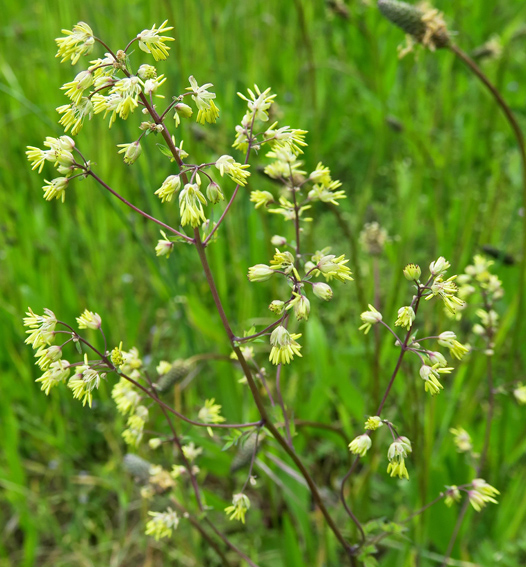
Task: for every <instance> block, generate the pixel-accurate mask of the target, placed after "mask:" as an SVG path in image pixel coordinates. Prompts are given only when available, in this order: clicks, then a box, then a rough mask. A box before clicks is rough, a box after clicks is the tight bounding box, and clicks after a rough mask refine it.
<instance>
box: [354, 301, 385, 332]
mask: <svg viewBox="0 0 526 567" xmlns="http://www.w3.org/2000/svg"><path fill="white" fill-rule="evenodd" d="M368 307H369V311H364V312H363V313H362V314H361V315H360V319H361V320H362V321H363V325H362V326H361V327H358V330H359V331H363V332H364V334H365V335H366V334H367V333H368V332H369V331H370V330H371V327H372V326H373V325H375V324H376V323H379V322H380V321H381V320H382V314H381V313H380V311H378V310H377V309H375V307H374V306H373V305H371V304H369V306H368Z"/></svg>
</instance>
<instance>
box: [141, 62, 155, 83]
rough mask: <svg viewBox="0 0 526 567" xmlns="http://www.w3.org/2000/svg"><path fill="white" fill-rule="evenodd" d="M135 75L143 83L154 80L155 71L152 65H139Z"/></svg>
mask: <svg viewBox="0 0 526 567" xmlns="http://www.w3.org/2000/svg"><path fill="white" fill-rule="evenodd" d="M137 75H138V76H139V78H141V79H142V80H143V81H147V80H149V79H155V78H156V77H157V70H156V69H155V67H154V66H153V65H141V66H140V67H139V69H138V70H137Z"/></svg>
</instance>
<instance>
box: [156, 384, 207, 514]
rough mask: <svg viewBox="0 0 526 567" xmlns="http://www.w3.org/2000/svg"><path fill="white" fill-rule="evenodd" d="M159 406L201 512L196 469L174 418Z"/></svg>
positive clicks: (201, 506) (201, 504) (202, 507)
mask: <svg viewBox="0 0 526 567" xmlns="http://www.w3.org/2000/svg"><path fill="white" fill-rule="evenodd" d="M145 375H146V379H147V380H148V384H149V386H150V389H151V390H152V392H153V393H155V389H154V386H153V382H152V381H151V380H150V377H149V375H148V374H147V373H145ZM159 407H160V408H161V411H162V412H163V415H164V418H165V420H166V423H168V427H169V428H170V431H171V432H172V440H173V442H174V444H175V445H176V447H177V449H178V451H179V454H180V455H181V459H182V461H183V464H184V467H185V469H186V470H187V472H188V476H189V477H190V482H191V484H192V488H193V490H194V494H195V499H196V501H197V505H198V506H199V510H201V512H202V511H203V510H204V506H203V501H202V499H201V491H200V490H199V485H198V484H197V479H196V478H195V474H194V471H193V470H192V464H191V463H190V461H189V460H188V459H187V458H186V455H185V454H184V451H183V446H182V445H181V441H180V440H179V436H178V435H177V431H176V430H175V427H174V424H173V423H172V420H171V419H170V416H169V415H168V412H167V411H166V410H165V409H164V408H163V406H159Z"/></svg>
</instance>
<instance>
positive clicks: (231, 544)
mask: <svg viewBox="0 0 526 567" xmlns="http://www.w3.org/2000/svg"><path fill="white" fill-rule="evenodd" d="M205 522H206V523H207V524H208V525H209V526H210V527H211V528H212V530H213V531H214V532H215V533H216V534H217V535H218V536H219V537H220V538H221V539H222V540H223V541H224V542H225V543H226V544H227V545H228V547H230V549H232V550H234V551H235V552H236V553H237V554H238V555H239V557H241V558H242V559H244V560H245V561H246V562H247V563H248V564H249V565H250V567H259V565H258V564H257V563H254V562H253V561H252V559H250V557H248V555H245V554H244V553H243V552H242V551H241V550H240V549H239V548H238V547H236V546H235V545H234V544H233V543H232V542H231V541H230V540H229V539H228V538H227V537H226V536H225V535H224V534H222V533H221V532H220V531H219V530H218V529H217V528H216V527H215V525H214V524H213V523H212V522H211V521H210V520H209V519H208V518H205Z"/></svg>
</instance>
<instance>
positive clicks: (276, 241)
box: [270, 234, 287, 247]
mask: <svg viewBox="0 0 526 567" xmlns="http://www.w3.org/2000/svg"><path fill="white" fill-rule="evenodd" d="M270 243H271V244H272V246H278V247H280V246H285V245H286V244H287V239H286V238H285V237H284V236H280V235H279V234H275V235H274V236H273V237H272V238H271V239H270Z"/></svg>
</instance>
